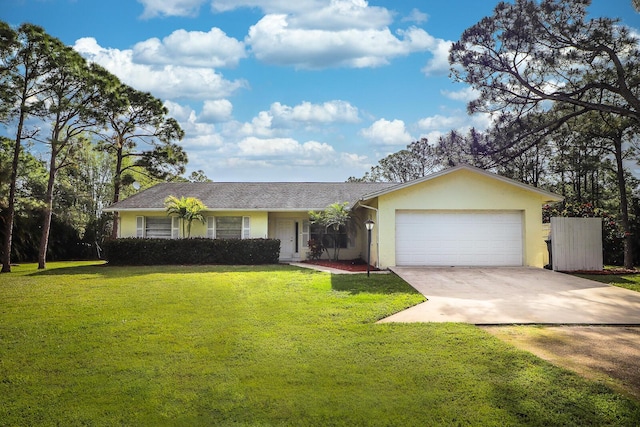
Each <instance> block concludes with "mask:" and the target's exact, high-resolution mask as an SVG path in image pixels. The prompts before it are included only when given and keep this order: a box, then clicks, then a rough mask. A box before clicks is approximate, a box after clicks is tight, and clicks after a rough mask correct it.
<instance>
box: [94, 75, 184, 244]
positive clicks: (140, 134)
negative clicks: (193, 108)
mask: <svg viewBox="0 0 640 427" xmlns="http://www.w3.org/2000/svg"><path fill="white" fill-rule="evenodd" d="M104 113H105V115H106V117H107V127H106V129H105V130H104V132H101V133H100V134H101V142H100V143H99V146H100V147H101V148H102V149H103V150H106V151H107V152H109V153H111V155H112V156H114V160H115V169H114V177H113V198H112V202H113V203H116V202H118V201H119V200H120V192H121V190H122V186H123V185H126V184H128V183H133V179H130V177H129V176H128V175H127V174H126V172H127V171H128V170H131V169H135V170H137V171H139V172H140V171H143V172H144V173H146V174H148V175H150V176H151V177H153V178H157V179H162V180H166V179H170V178H173V177H176V176H178V175H181V174H182V173H184V170H185V165H186V163H187V154H186V153H185V152H184V150H183V149H182V147H181V146H180V145H178V144H176V143H175V142H174V141H179V140H181V139H182V137H183V136H184V131H183V130H182V129H181V128H180V125H179V124H178V122H177V121H176V120H175V119H173V118H171V117H168V110H167V108H166V107H164V105H163V104H162V101H161V100H159V99H158V98H155V97H154V96H153V95H151V94H150V93H147V92H140V91H137V90H135V89H133V88H131V87H129V86H126V85H120V87H119V89H118V91H117V93H116V94H115V96H113V97H111V98H110V99H109V102H108V104H107V106H106V108H105V109H104ZM129 181H130V182H129ZM117 235H118V221H117V218H114V221H113V230H112V237H114V238H115V237H117Z"/></svg>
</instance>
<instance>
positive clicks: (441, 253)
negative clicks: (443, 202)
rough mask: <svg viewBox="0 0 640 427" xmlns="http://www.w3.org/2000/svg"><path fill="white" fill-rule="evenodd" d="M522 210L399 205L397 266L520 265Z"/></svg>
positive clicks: (521, 260) (521, 259)
mask: <svg viewBox="0 0 640 427" xmlns="http://www.w3.org/2000/svg"><path fill="white" fill-rule="evenodd" d="M522 216H523V215H522V211H397V212H396V265H398V266H521V265H523V227H522Z"/></svg>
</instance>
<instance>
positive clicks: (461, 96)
mask: <svg viewBox="0 0 640 427" xmlns="http://www.w3.org/2000/svg"><path fill="white" fill-rule="evenodd" d="M440 93H441V94H442V95H444V96H446V97H447V98H449V99H452V100H454V101H463V102H469V101H473V100H474V99H476V98H477V97H478V96H480V92H479V91H478V90H476V89H474V88H472V87H471V86H467V87H466V88H464V89H461V90H457V91H448V90H442V91H440Z"/></svg>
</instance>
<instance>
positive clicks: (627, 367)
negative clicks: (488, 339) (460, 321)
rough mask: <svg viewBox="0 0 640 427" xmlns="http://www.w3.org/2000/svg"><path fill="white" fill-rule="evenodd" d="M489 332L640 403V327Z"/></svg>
mask: <svg viewBox="0 0 640 427" xmlns="http://www.w3.org/2000/svg"><path fill="white" fill-rule="evenodd" d="M483 329H485V330H486V331H488V332H489V333H491V334H493V335H495V336H497V337H498V338H500V339H502V340H503V341H506V342H508V343H510V344H512V345H514V346H515V347H518V348H520V349H522V350H526V351H529V352H531V353H533V354H535V355H536V356H538V357H540V358H542V359H544V360H547V361H549V362H551V363H553V364H554V365H557V366H560V367H563V368H566V369H570V370H572V371H574V372H576V373H578V374H579V375H582V376H584V377H586V378H589V379H593V380H596V381H602V382H604V383H606V384H607V385H609V386H610V387H612V388H613V389H616V390H618V391H619V392H622V393H624V394H627V395H630V396H633V397H635V398H636V399H638V400H640V327H616V326H553V327H546V326H488V327H483Z"/></svg>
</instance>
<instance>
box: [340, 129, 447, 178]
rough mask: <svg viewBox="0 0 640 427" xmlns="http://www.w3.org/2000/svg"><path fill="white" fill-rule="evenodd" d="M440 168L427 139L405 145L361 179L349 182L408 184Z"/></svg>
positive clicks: (434, 151) (434, 149)
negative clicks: (404, 147)
mask: <svg viewBox="0 0 640 427" xmlns="http://www.w3.org/2000/svg"><path fill="white" fill-rule="evenodd" d="M440 168H441V164H440V158H439V157H438V155H437V154H436V148H435V147H434V146H432V145H431V144H430V143H429V140H428V139H427V138H421V139H420V140H418V141H414V142H412V143H410V144H409V145H407V148H406V149H403V150H400V151H398V152H396V153H392V154H389V155H388V156H386V157H384V158H383V159H381V160H380V161H379V162H378V164H377V165H375V166H373V167H372V168H371V170H370V171H369V172H367V173H366V174H365V176H364V177H362V178H359V179H358V178H355V177H351V178H349V181H350V182H356V181H360V182H408V181H411V180H414V179H418V178H422V177H424V176H427V175H429V174H430V173H432V172H436V171H437V170H438V169H440Z"/></svg>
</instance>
